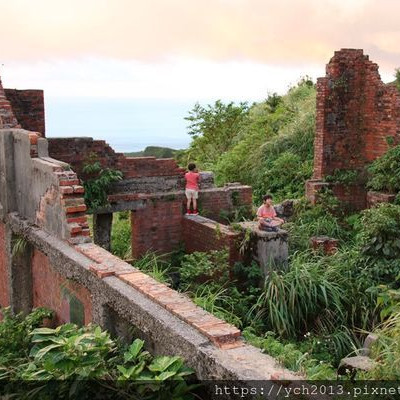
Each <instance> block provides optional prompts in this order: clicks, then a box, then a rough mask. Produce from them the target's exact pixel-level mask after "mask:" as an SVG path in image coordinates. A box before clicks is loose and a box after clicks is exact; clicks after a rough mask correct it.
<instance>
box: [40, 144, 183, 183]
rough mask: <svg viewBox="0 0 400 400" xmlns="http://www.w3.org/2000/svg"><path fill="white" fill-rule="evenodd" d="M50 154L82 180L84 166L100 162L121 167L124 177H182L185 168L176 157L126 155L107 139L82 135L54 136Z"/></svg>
mask: <svg viewBox="0 0 400 400" xmlns="http://www.w3.org/2000/svg"><path fill="white" fill-rule="evenodd" d="M48 142H49V154H50V157H53V158H55V159H57V160H61V161H64V162H66V163H68V164H70V165H71V167H72V168H73V170H74V171H75V172H76V173H77V174H78V176H79V177H80V178H81V179H85V174H84V172H83V167H84V166H85V164H88V163H90V162H93V161H99V162H100V163H101V165H102V167H103V168H111V169H115V170H119V171H121V172H122V173H123V175H124V179H130V178H138V177H157V176H171V175H172V176H174V175H176V176H182V175H183V174H184V170H183V169H182V168H179V166H178V165H177V164H176V162H175V161H174V160H173V159H156V158H155V157H125V156H124V155H123V154H122V153H116V152H115V151H114V150H113V149H112V148H111V147H110V146H109V145H108V144H107V143H106V142H105V141H104V140H93V139H92V138H88V137H80V138H50V139H49V140H48Z"/></svg>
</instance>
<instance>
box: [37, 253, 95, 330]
mask: <svg viewBox="0 0 400 400" xmlns="http://www.w3.org/2000/svg"><path fill="white" fill-rule="evenodd" d="M32 281H33V306H34V307H47V308H50V309H51V310H54V311H55V312H56V316H55V320H54V323H55V324H56V325H60V324H64V323H66V322H75V323H76V322H77V320H76V319H75V320H74V318H73V316H74V315H75V318H77V317H78V319H80V318H79V314H80V313H81V312H82V311H83V313H82V316H81V319H82V320H83V321H82V322H83V323H84V324H88V323H90V322H91V321H92V303H91V298H90V292H89V291H88V290H87V289H86V288H85V287H83V286H81V285H79V284H78V283H76V282H73V281H68V280H66V279H65V278H64V277H63V276H61V275H60V274H58V273H57V272H56V271H55V270H54V269H53V268H52V266H51V264H50V261H49V259H48V257H47V256H46V255H45V254H43V253H42V252H40V251H39V250H35V251H34V254H33V258H32ZM71 316H72V318H71Z"/></svg>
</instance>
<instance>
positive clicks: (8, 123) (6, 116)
mask: <svg viewBox="0 0 400 400" xmlns="http://www.w3.org/2000/svg"><path fill="white" fill-rule="evenodd" d="M20 127H21V126H20V125H19V124H18V121H17V119H16V118H15V114H14V112H13V110H12V107H11V103H10V102H9V101H8V99H7V98H6V95H5V92H4V89H3V85H2V83H1V79H0V129H3V128H20Z"/></svg>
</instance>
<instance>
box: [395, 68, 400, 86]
mask: <svg viewBox="0 0 400 400" xmlns="http://www.w3.org/2000/svg"><path fill="white" fill-rule="evenodd" d="M395 77H396V80H395V83H396V86H397V89H399V90H400V68H396V74H395Z"/></svg>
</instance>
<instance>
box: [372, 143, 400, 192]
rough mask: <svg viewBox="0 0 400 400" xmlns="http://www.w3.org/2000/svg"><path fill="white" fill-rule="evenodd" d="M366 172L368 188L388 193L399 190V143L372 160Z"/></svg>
mask: <svg viewBox="0 0 400 400" xmlns="http://www.w3.org/2000/svg"><path fill="white" fill-rule="evenodd" d="M368 172H369V173H370V178H369V180H368V183H367V186H368V187H369V188H370V189H372V190H376V191H384V192H390V193H397V192H398V191H400V145H399V146H395V147H392V148H390V149H389V150H388V151H387V152H386V153H385V154H384V155H382V156H381V157H379V158H377V159H376V160H375V161H373V162H372V164H371V165H370V167H369V168H368Z"/></svg>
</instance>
